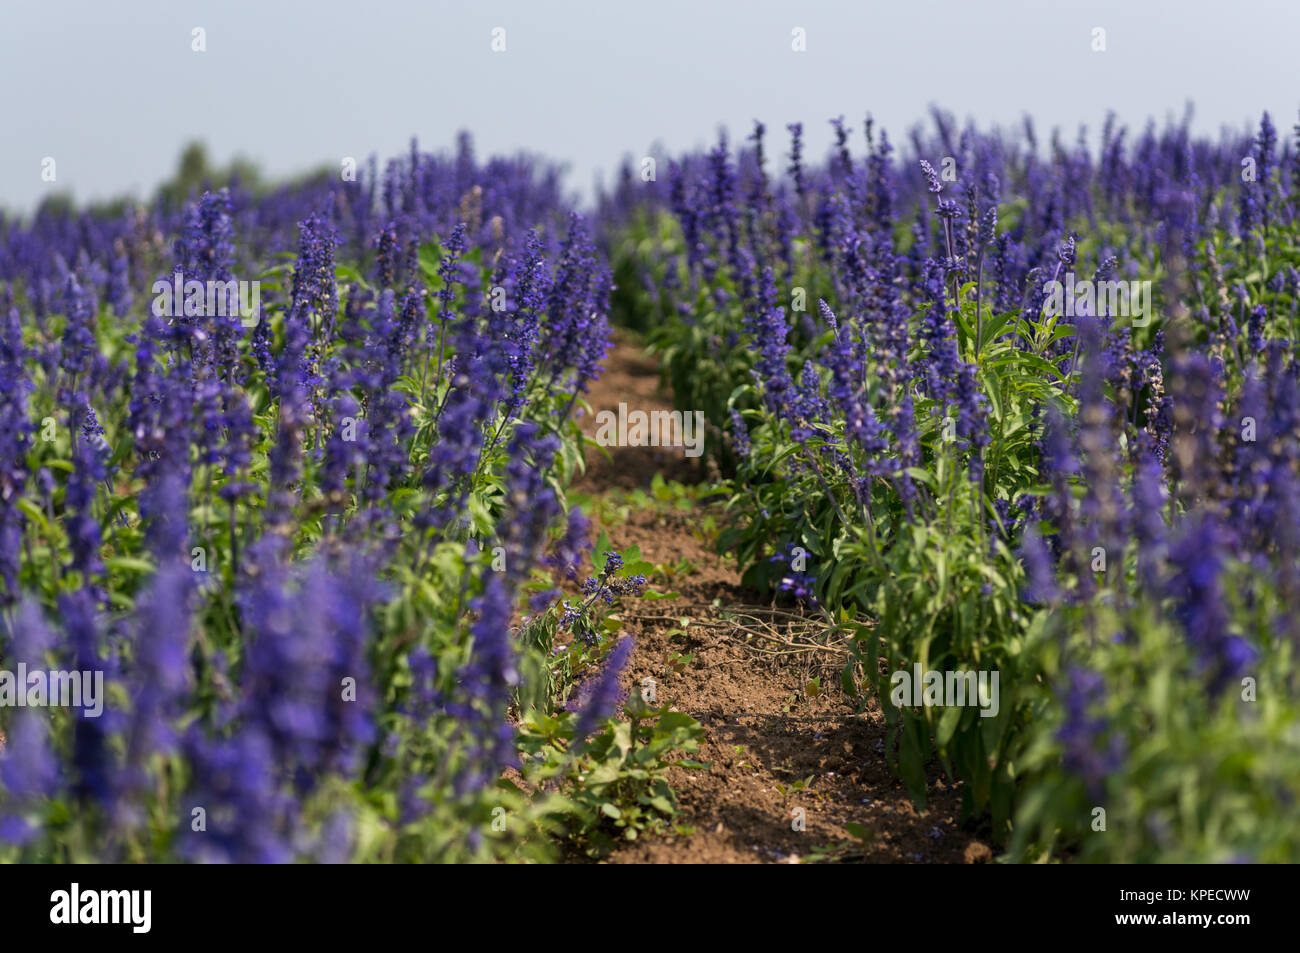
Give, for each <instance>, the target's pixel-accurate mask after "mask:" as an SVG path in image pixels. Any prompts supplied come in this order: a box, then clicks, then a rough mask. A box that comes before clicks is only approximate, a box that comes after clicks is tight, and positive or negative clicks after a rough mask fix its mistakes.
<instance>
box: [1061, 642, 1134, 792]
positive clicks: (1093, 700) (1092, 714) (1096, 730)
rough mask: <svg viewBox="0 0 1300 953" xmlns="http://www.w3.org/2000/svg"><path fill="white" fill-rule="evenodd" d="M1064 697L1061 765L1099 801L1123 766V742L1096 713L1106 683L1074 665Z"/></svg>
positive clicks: (1096, 675)
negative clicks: (1107, 782)
mask: <svg viewBox="0 0 1300 953" xmlns="http://www.w3.org/2000/svg"><path fill="white" fill-rule="evenodd" d="M1063 695H1064V697H1063V698H1062V699H1061V702H1062V704H1063V705H1064V706H1065V720H1064V722H1063V723H1062V725H1061V727H1060V729H1059V730H1058V732H1057V740H1059V741H1060V742H1061V744H1062V746H1063V748H1064V755H1063V759H1062V764H1063V766H1064V768H1065V770H1066V771H1067V772H1069V773H1070V774H1073V775H1075V776H1076V777H1078V778H1079V779H1080V780H1082V781H1083V783H1084V785H1085V786H1086V787H1087V789H1088V796H1089V797H1091V798H1093V799H1094V800H1099V799H1101V798H1102V796H1103V795H1104V792H1105V783H1106V779H1107V778H1108V777H1110V776H1111V775H1112V774H1115V773H1116V772H1118V771H1119V770H1120V769H1121V768H1122V767H1123V764H1124V744H1123V739H1122V738H1121V737H1120V736H1119V734H1118V733H1116V732H1111V731H1110V730H1109V728H1110V726H1109V722H1108V721H1107V719H1106V718H1105V717H1104V716H1102V715H1099V714H1097V713H1096V710H1097V709H1098V708H1099V707H1101V705H1102V704H1103V703H1104V701H1105V698H1106V683H1105V680H1104V679H1103V678H1102V676H1101V675H1100V674H1098V673H1097V672H1094V671H1091V670H1089V669H1085V668H1080V667H1078V666H1072V667H1071V668H1070V669H1069V671H1068V673H1067V675H1066V682H1065V688H1064V692H1063Z"/></svg>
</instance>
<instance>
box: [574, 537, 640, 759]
mask: <svg viewBox="0 0 1300 953" xmlns="http://www.w3.org/2000/svg"><path fill="white" fill-rule="evenodd" d="M611 555H612V554H611ZM635 647H636V641H635V640H634V639H633V638H632V637H631V636H630V635H629V636H624V637H623V638H621V639H619V640H618V642H617V643H615V645H614V648H613V649H611V650H610V653H609V658H608V659H607V660H606V661H605V665H604V667H603V668H602V669H601V670H600V673H599V674H598V675H596V676H595V677H594V678H593V679H591V680H590V681H589V682H588V683H587V684H586V685H584V686H583V688H582V689H580V691H579V696H578V700H577V701H578V705H579V706H580V708H579V711H578V716H577V718H575V719H574V723H573V739H574V742H575V743H577V744H581V743H582V742H584V741H586V740H587V738H588V737H590V735H591V733H592V732H594V731H595V730H596V729H597V727H598V726H599V725H600V723H601V722H603V721H604V720H605V719H607V718H609V717H610V716H611V715H613V714H614V712H615V711H616V710H617V709H618V705H619V702H621V701H622V700H623V698H624V697H625V693H624V691H623V690H622V688H621V687H620V685H619V677H620V676H621V675H622V674H623V670H624V669H626V668H627V665H628V662H630V661H631V659H632V651H633V649H634V648H635Z"/></svg>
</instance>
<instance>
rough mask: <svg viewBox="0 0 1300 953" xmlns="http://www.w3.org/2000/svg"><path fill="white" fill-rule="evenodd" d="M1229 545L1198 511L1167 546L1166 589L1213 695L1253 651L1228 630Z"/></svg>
mask: <svg viewBox="0 0 1300 953" xmlns="http://www.w3.org/2000/svg"><path fill="white" fill-rule="evenodd" d="M1229 544H1230V538H1229V535H1228V533H1227V531H1226V530H1225V529H1224V528H1223V527H1222V526H1220V525H1219V523H1218V521H1217V520H1216V519H1215V517H1214V516H1212V515H1209V514H1202V515H1199V516H1197V517H1193V518H1190V519H1189V520H1188V521H1187V525H1186V526H1185V528H1184V530H1183V532H1182V535H1181V536H1180V537H1179V539H1178V540H1177V541H1176V542H1175V543H1174V544H1173V545H1172V546H1171V547H1170V549H1169V564H1170V567H1171V569H1172V570H1173V575H1172V577H1171V578H1170V580H1169V584H1168V594H1169V596H1170V598H1172V599H1173V600H1174V617H1175V618H1176V619H1177V620H1178V622H1179V623H1180V624H1181V625H1182V627H1183V631H1184V633H1185V634H1186V636H1187V641H1188V643H1189V645H1190V646H1191V647H1192V650H1193V651H1194V652H1195V653H1196V657H1197V663H1198V666H1199V667H1200V669H1201V671H1202V672H1203V673H1205V675H1206V677H1207V680H1208V683H1209V688H1210V691H1211V692H1212V693H1214V694H1218V693H1219V692H1221V691H1223V689H1224V688H1226V687H1227V685H1228V683H1229V682H1230V681H1232V680H1233V679H1234V678H1236V677H1238V676H1239V675H1240V674H1241V673H1242V672H1244V671H1245V670H1246V669H1247V667H1248V666H1249V665H1250V664H1251V662H1253V661H1254V659H1255V657H1256V655H1257V653H1256V651H1255V649H1254V647H1253V646H1251V644H1250V643H1249V642H1247V641H1246V640H1245V639H1243V638H1241V637H1240V636H1238V635H1231V634H1229V631H1228V629H1229V625H1230V620H1229V617H1228V611H1227V608H1226V604H1225V603H1226V599H1225V593H1224V589H1223V572H1224V566H1225V563H1226V561H1227V557H1226V551H1227V549H1228V546H1229Z"/></svg>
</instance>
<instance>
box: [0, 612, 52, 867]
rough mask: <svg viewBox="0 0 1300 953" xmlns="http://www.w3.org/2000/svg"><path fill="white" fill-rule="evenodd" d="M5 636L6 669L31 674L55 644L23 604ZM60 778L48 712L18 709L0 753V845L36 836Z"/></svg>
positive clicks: (45, 662)
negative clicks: (26, 670)
mask: <svg viewBox="0 0 1300 953" xmlns="http://www.w3.org/2000/svg"><path fill="white" fill-rule="evenodd" d="M6 634H7V635H8V638H6V639H4V640H3V643H0V644H2V645H3V651H0V658H3V659H4V661H5V665H6V667H7V668H10V669H15V668H16V667H17V666H18V665H19V664H20V663H21V664H26V665H27V666H28V668H30V669H34V670H35V669H44V668H46V666H47V665H48V660H47V656H48V655H49V653H50V651H51V649H52V648H53V647H54V640H53V638H52V636H51V635H50V632H49V629H48V628H47V627H46V625H45V620H44V619H43V618H42V617H41V611H40V608H39V607H37V606H36V605H35V604H34V603H32V602H30V601H26V600H24V601H23V602H22V603H21V604H20V605H19V607H18V612H17V618H16V619H15V621H14V625H13V629H12V631H10V632H8V633H6ZM20 690H22V688H20ZM59 774H60V772H59V760H58V756H57V754H56V752H55V749H54V746H53V744H52V743H51V738H50V727H49V712H48V709H43V708H22V709H19V710H18V711H17V713H16V715H15V717H14V718H13V721H12V722H11V723H10V727H9V737H8V740H7V741H6V743H5V745H4V746H3V747H0V843H8V844H19V845H21V844H25V843H27V842H28V841H30V840H31V839H32V838H33V837H35V836H36V835H37V834H38V833H39V831H40V827H39V822H37V823H33V820H34V818H33V817H32V815H35V814H37V813H38V812H39V811H41V810H42V808H43V806H44V802H45V801H46V799H48V798H51V797H53V796H54V795H55V794H56V792H57V790H58V786H59Z"/></svg>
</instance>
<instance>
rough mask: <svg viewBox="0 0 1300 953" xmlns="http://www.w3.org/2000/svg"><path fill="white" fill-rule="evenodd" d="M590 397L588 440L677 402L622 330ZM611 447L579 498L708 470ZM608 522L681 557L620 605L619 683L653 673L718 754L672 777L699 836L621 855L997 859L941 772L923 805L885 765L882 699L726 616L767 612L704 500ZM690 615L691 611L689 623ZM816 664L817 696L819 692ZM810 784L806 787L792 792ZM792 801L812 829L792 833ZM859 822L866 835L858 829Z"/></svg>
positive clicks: (637, 511)
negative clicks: (667, 592)
mask: <svg viewBox="0 0 1300 953" xmlns="http://www.w3.org/2000/svg"><path fill="white" fill-rule="evenodd" d="M589 401H590V403H591V406H592V411H593V416H592V417H591V418H588V419H586V420H585V421H584V423H583V426H584V429H585V430H586V432H587V433H588V434H592V435H594V433H595V430H596V425H595V420H594V414H595V413H598V412H599V411H601V410H613V411H615V412H617V409H618V405H619V403H620V402H624V403H626V404H627V405H628V409H629V410H634V409H641V410H645V411H651V410H656V409H665V410H666V409H671V400H670V398H668V397H667V396H666V395H664V394H663V393H662V392H661V391H660V389H659V378H658V373H657V370H656V366H655V364H654V362H653V361H652V360H651V359H649V358H648V357H647V356H646V355H645V354H644V352H643V351H642V350H641V349H640V348H639V347H638V346H637V345H636V344H635V343H634V342H632V341H630V340H627V339H620V340H619V342H618V344H617V346H616V348H615V350H614V352H613V353H612V354H611V355H610V359H609V361H608V362H607V365H606V371H605V373H604V374H603V375H602V377H601V378H600V380H599V382H598V383H597V384H595V385H593V387H592V393H591V394H590V395H589ZM608 450H609V452H610V455H611V458H612V459H606V458H604V457H603V455H601V454H600V453H599V452H598V451H594V450H589V451H588V467H589V468H588V471H587V473H586V474H585V475H584V476H583V477H582V478H581V480H580V481H578V483H577V484H576V485H575V486H574V490H575V491H576V492H579V493H590V494H594V495H602V496H605V497H606V498H607V499H614V498H617V497H618V496H620V492H619V491H623V490H629V489H633V488H637V487H640V488H648V487H649V485H650V481H651V478H652V477H653V475H654V474H655V473H656V472H660V473H662V474H663V475H664V477H665V479H670V480H674V479H675V480H678V481H680V482H683V483H691V482H695V481H698V480H701V479H703V477H704V474H702V473H701V472H699V470H698V468H697V467H696V466H695V461H693V460H689V459H687V458H686V457H685V455H684V453H683V451H682V450H681V449H668V448H652V447H640V448H638V447H626V448H618V447H610V448H608ZM624 512H625V513H626V518H624V515H623V514H624ZM602 528H603V529H604V530H605V532H607V533H608V534H609V537H610V540H611V542H612V544H613V546H614V547H615V548H617V549H624V548H627V547H629V546H633V545H635V546H638V547H640V550H641V554H642V557H643V558H644V559H646V560H648V561H649V562H651V563H654V564H656V565H658V564H661V563H664V564H669V565H675V566H684V567H685V568H684V569H683V570H682V571H681V572H679V573H677V574H676V575H675V578H674V579H673V580H672V585H671V588H672V590H673V591H674V592H677V593H679V594H680V597H679V598H676V599H672V600H660V601H649V600H641V601H636V602H634V604H632V605H629V606H626V608H625V611H624V612H622V613H621V616H622V618H624V620H625V626H624V629H623V631H624V632H626V633H629V634H632V635H634V636H636V639H637V647H636V652H635V655H634V657H633V661H632V664H631V665H630V666H629V667H628V670H627V671H626V672H625V674H624V683H625V686H624V687H625V688H628V689H629V690H630V689H631V688H632V687H633V686H634V685H639V684H641V680H642V679H644V678H645V677H646V676H650V677H652V678H654V680H655V682H656V685H657V688H656V690H657V692H658V695H659V701H660V702H663V701H665V700H666V701H669V702H671V704H672V705H673V707H674V708H675V709H677V710H680V711H684V712H687V713H689V714H691V715H692V716H694V717H695V718H696V719H697V720H698V721H699V722H700V723H701V724H702V725H703V727H704V729H705V742H704V744H703V745H702V746H701V750H700V752H699V753H698V754H697V755H695V756H694V757H696V758H698V760H700V761H705V762H711V767H710V769H709V770H708V771H700V770H686V769H679V768H674V769H671V771H670V775H669V783H670V784H671V785H672V787H673V789H674V790H675V791H676V792H677V795H678V801H679V804H680V807H681V813H680V815H679V818H678V821H677V823H678V824H679V825H680V826H681V827H682V828H684V829H689V830H690V832H689V833H680V834H673V835H666V836H662V837H650V838H643V839H642V840H640V841H637V842H634V843H629V844H627V845H625V846H622V847H620V848H619V849H617V850H616V851H615V852H614V854H613V855H612V856H610V857H609V858H608V859H609V860H610V861H611V862H614V863H646V862H650V863H781V862H784V863H794V862H798V861H799V860H801V859H809V858H810V857H816V856H819V849H822V848H835V850H834V851H833V852H832V853H831V854H830V856H831V857H833V858H834V859H839V860H847V861H856V862H886V863H888V862H895V863H898V862H901V863H962V862H966V863H972V862H980V861H984V860H987V859H988V858H989V856H990V852H989V849H988V847H987V846H985V844H984V843H983V842H982V840H983V838H982V837H981V836H980V835H981V834H982V833H984V832H980V831H978V830H975V831H969V830H965V829H963V828H962V827H961V826H960V824H959V819H960V813H961V812H960V807H961V795H960V790H959V789H957V788H955V787H954V786H952V785H950V784H949V783H948V782H947V781H946V780H944V779H942V778H941V777H940V776H939V773H938V772H937V771H933V772H932V777H931V782H930V790H929V792H928V798H927V809H926V810H925V811H924V812H918V811H917V810H916V809H915V808H914V807H913V805H912V802H911V800H910V799H909V798H908V797H907V795H906V794H905V793H904V791H903V788H902V785H901V783H899V782H898V781H897V779H896V778H895V777H894V775H893V773H892V772H891V771H890V768H889V765H888V763H887V762H886V756H885V742H886V729H885V724H884V718H883V716H882V715H881V714H880V712H879V710H878V709H877V708H874V707H873V708H871V709H869V710H868V711H866V712H865V713H863V714H858V713H857V712H856V711H855V708H854V705H853V704H852V702H851V701H850V700H849V699H847V698H845V696H844V695H843V694H842V693H841V692H840V690H839V686H838V680H837V677H836V675H835V674H833V670H828V671H827V672H819V670H818V668H817V667H816V660H815V658H814V653H808V654H806V655H803V656H799V657H795V658H773V657H771V656H769V655H764V654H762V653H760V652H759V651H757V650H756V648H755V644H754V641H753V640H749V641H748V642H747V640H746V633H745V631H744V629H743V628H742V627H741V626H740V625H738V624H736V623H728V622H726V621H725V620H724V619H723V610H725V608H727V607H732V608H740V609H755V608H761V607H762V606H763V605H764V600H763V599H762V597H760V596H759V595H758V594H757V593H755V592H752V591H747V590H746V589H744V588H743V587H742V586H741V585H740V578H739V575H738V573H737V570H736V567H735V564H734V561H731V560H728V559H725V558H723V557H721V556H719V555H718V554H716V553H715V552H714V549H713V542H712V539H711V538H708V535H707V534H706V532H705V531H704V530H703V516H702V514H701V512H700V508H699V507H698V506H697V508H695V509H692V510H679V509H673V508H671V507H661V508H657V509H655V508H643V507H627V508H626V509H625V510H623V511H620V512H619V513H618V516H617V518H614V519H610V520H609V521H608V522H607V524H606V525H604V526H597V527H596V528H595V529H596V531H597V532H599V530H600V529H602ZM682 560H686V561H687V562H686V563H685V564H684V563H682V562H681V561H682ZM714 607H716V608H714ZM683 619H686V620H689V621H687V623H686V624H685V625H683V624H682V620H683ZM676 656H693V657H692V658H691V659H690V661H689V662H688V663H686V664H685V665H684V666H683V665H682V664H681V663H680V661H678V662H677V664H673V661H672V660H673V659H674V657H676ZM818 674H820V675H821V676H822V678H821V685H822V686H823V687H822V689H821V691H817V690H816V688H815V687H814V688H813V690H812V691H808V690H807V689H808V688H809V681H810V679H811V678H813V677H814V676H816V675H818ZM828 675H829V677H827V676H828ZM872 704H873V706H874V702H873V703H872ZM799 782H807V783H806V785H805V786H802V787H799V788H795V787H794V785H796V784H798V783H799ZM797 809H802V810H803V814H804V819H805V829H804V830H796V829H795V826H796V825H795V820H796V818H797V816H798V814H797ZM850 823H852V824H855V825H861V827H863V828H865V829H866V830H867V831H868V832H870V835H869V836H868V837H867V838H866V839H865V840H864V841H860V840H858V839H856V838H854V837H853V836H852V835H851V834H850V832H849V829H848V828H847V827H846V825H847V824H850ZM821 856H825V855H821Z"/></svg>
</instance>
